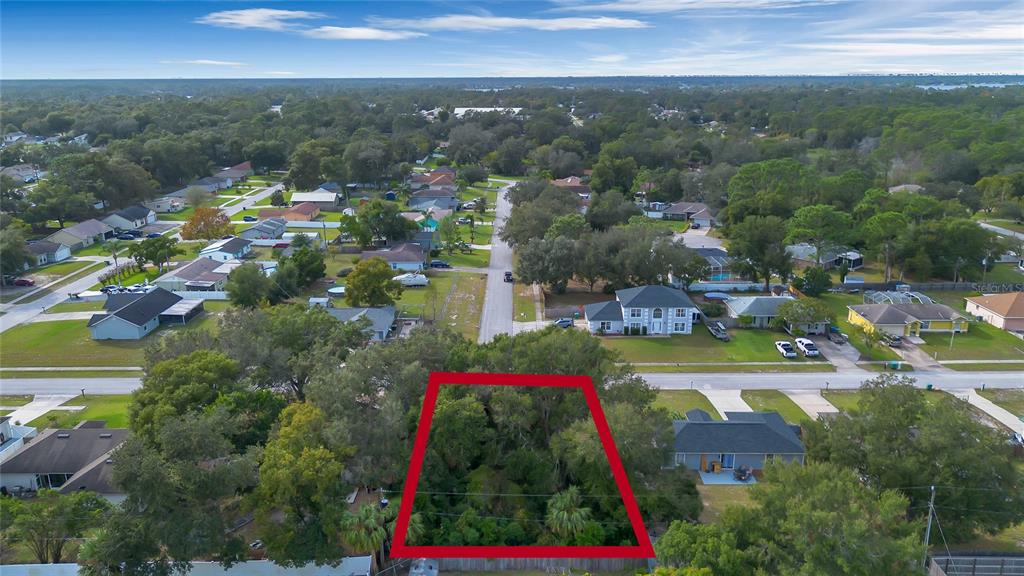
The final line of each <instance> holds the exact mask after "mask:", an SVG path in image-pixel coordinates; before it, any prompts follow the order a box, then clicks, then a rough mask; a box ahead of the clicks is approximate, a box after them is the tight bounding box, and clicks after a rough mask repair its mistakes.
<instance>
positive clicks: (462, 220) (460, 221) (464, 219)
mask: <svg viewBox="0 0 1024 576" xmlns="http://www.w3.org/2000/svg"><path fill="white" fill-rule="evenodd" d="M470 222H471V220H470V219H469V218H459V219H458V220H456V221H455V223H456V224H469V223H470Z"/></svg>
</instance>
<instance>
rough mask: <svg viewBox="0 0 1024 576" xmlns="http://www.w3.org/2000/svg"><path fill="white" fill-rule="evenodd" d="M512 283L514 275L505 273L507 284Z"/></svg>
mask: <svg viewBox="0 0 1024 576" xmlns="http://www.w3.org/2000/svg"><path fill="white" fill-rule="evenodd" d="M511 281H512V273H511V272H508V271H506V272H505V282H511Z"/></svg>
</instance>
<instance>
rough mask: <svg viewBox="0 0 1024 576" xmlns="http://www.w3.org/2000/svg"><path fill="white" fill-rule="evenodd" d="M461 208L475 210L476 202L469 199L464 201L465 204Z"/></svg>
mask: <svg viewBox="0 0 1024 576" xmlns="http://www.w3.org/2000/svg"><path fill="white" fill-rule="evenodd" d="M462 209H463V210H476V202H473V201H472V200H470V201H469V202H466V203H465V204H463V205H462Z"/></svg>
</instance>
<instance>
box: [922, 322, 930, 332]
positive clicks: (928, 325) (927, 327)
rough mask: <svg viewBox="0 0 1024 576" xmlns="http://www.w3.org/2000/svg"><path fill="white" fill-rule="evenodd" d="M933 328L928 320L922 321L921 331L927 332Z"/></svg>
mask: <svg viewBox="0 0 1024 576" xmlns="http://www.w3.org/2000/svg"><path fill="white" fill-rule="evenodd" d="M931 326H932V323H931V322H929V321H928V320H921V330H927V329H929V328H931Z"/></svg>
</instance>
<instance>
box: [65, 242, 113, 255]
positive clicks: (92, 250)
mask: <svg viewBox="0 0 1024 576" xmlns="http://www.w3.org/2000/svg"><path fill="white" fill-rule="evenodd" d="M72 255H73V256H110V250H109V249H108V248H107V245H106V243H104V242H98V243H96V244H93V245H91V246H86V247H85V248H81V249H78V250H75V251H74V252H73V253H72Z"/></svg>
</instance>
